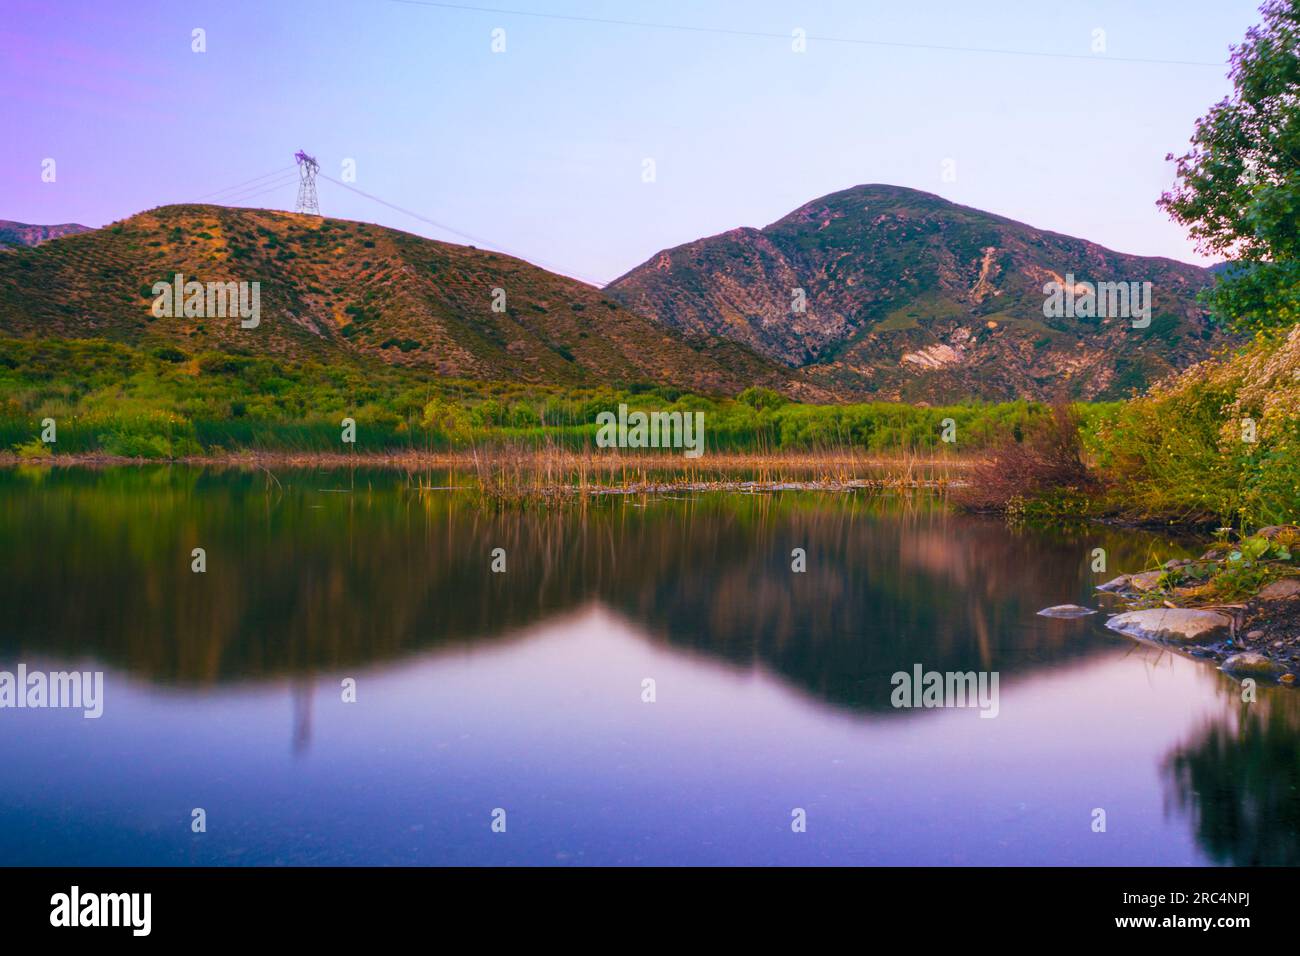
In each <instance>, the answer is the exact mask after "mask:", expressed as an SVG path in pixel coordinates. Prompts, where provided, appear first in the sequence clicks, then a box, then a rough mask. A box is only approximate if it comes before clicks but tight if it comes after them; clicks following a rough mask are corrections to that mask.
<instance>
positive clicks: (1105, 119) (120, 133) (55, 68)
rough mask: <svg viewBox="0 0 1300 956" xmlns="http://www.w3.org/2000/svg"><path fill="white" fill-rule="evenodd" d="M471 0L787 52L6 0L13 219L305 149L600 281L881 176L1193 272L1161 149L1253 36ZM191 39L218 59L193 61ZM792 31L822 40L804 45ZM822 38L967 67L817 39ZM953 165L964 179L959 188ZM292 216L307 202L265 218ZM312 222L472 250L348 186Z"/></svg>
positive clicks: (294, 6)
mask: <svg viewBox="0 0 1300 956" xmlns="http://www.w3.org/2000/svg"><path fill="white" fill-rule="evenodd" d="M474 5H475V6H480V7H496V6H500V7H503V8H504V7H509V8H511V9H513V10H515V11H530V12H536V13H547V14H557V15H562V16H566V17H574V18H583V17H587V18H607V19H617V20H635V21H645V22H653V23H658V24H671V25H677V26H682V27H697V28H710V29H719V30H726V31H738V33H741V34H743V33H746V32H749V33H753V34H779V35H780V38H775V37H768V36H761V35H749V36H746V35H737V34H728V33H715V32H701V31H699V30H685V29H658V28H648V27H644V26H630V25H615V24H609V23H595V22H590V21H589V20H588V21H584V20H581V19H554V18H542V17H532V16H524V15H521V13H520V12H514V13H504V12H482V11H481V10H477V11H475V10H464V9H461V10H457V9H449V8H448V5H439V4H425V3H423V2H420V0H318V2H308V0H212V2H180V0H172V2H163V0H144V2H133V0H121V2H118V0H114V2H111V3H106V2H102V0H39V2H38V0H3V6H4V17H3V19H0V89H3V91H4V92H3V94H0V96H2V97H3V100H2V101H0V102H3V117H2V119H3V129H4V135H3V136H2V137H0V219H15V220H19V221H22V222H32V223H59V222H69V221H74V222H82V223H85V224H86V225H90V226H99V225H103V224H105V223H107V222H111V221H113V220H115V219H119V218H122V217H125V216H128V215H130V214H132V213H134V212H138V211H140V210H142V209H147V208H149V207H152V206H158V205H163V204H167V203H175V202H187V201H195V200H197V199H199V198H200V197H203V196H205V195H206V194H210V193H212V192H214V191H216V190H220V189H222V188H224V187H229V186H233V185H235V184H237V183H241V182H244V181H246V180H249V179H251V178H253V177H256V176H259V175H261V174H263V173H269V172H271V171H273V170H277V169H279V168H281V167H287V166H288V165H289V164H290V163H291V162H292V156H293V153H294V152H295V151H296V150H297V149H299V148H305V149H306V150H307V151H308V152H312V153H314V154H315V155H316V156H317V157H318V158H319V159H320V161H321V168H322V172H323V173H327V174H329V175H331V176H333V177H335V178H341V175H340V171H341V168H342V163H343V161H344V160H345V159H348V158H351V159H354V160H355V161H356V168H357V181H356V184H355V185H356V186H357V187H358V188H360V189H363V190H365V191H366V192H369V193H372V194H374V195H376V196H379V197H382V198H384V199H386V200H388V201H389V202H392V203H395V204H397V205H399V206H402V207H405V208H406V209H410V210H415V211H417V212H419V213H421V214H422V215H424V216H426V217H428V218H430V219H433V220H436V221H438V222H440V223H445V224H448V225H450V226H452V227H454V228H455V229H457V230H459V231H461V232H464V233H467V234H470V235H474V236H478V237H482V238H483V239H488V240H491V241H492V244H493V245H494V246H495V247H496V248H499V249H503V250H505V251H509V252H513V253H514V254H516V255H520V256H522V257H524V258H526V259H529V260H531V261H534V262H537V263H539V264H543V265H546V266H548V267H550V268H553V269H556V270H557V271H562V272H566V273H568V274H570V275H575V276H578V277H581V278H586V279H588V280H600V281H607V280H609V279H612V278H614V277H615V276H617V275H620V274H621V273H623V272H625V271H627V270H628V269H630V268H632V267H633V266H635V265H637V264H638V263H640V262H642V261H643V260H645V259H647V258H649V256H651V255H652V254H653V253H654V252H656V251H657V250H659V249H661V248H664V247H667V246H673V245H677V244H679V243H682V242H686V241H689V240H691V239H695V238H698V237H700V236H703V235H710V234H714V233H718V232H721V231H724V230H726V229H730V228H733V227H735V226H740V225H751V226H762V225H765V224H767V223H769V222H771V221H773V220H775V219H777V218H780V217H781V216H782V215H784V214H785V213H787V212H789V211H791V210H792V209H794V208H796V207H798V206H800V205H802V204H803V203H805V202H807V201H808V200H810V199H813V198H815V197H817V196H821V195H824V194H826V193H829V192H833V191H835V190H837V189H843V188H845V187H848V186H851V185H854V184H857V183H871V182H877V183H893V184H897V185H903V186H911V187H915V188H917V189H924V190H927V191H931V192H936V193H938V194H940V195H942V196H944V197H946V198H949V199H952V200H954V201H956V202H960V203H964V204H966V205H970V206H975V207H978V208H981V209H987V210H989V211H991V212H996V213H1000V214H1002V215H1006V216H1010V217H1012V218H1014V219H1019V220H1022V221H1025V222H1028V223H1030V224H1032V225H1035V226H1039V227H1042V228H1047V229H1053V230H1056V231H1059V232H1064V233H1068V234H1071V235H1077V236H1081V237H1083V238H1087V239H1091V240H1094V241H1096V242H1100V243H1102V244H1103V245H1106V246H1109V247H1112V248H1115V249H1119V250H1121V251H1124V252H1132V253H1140V254H1146V255H1163V256H1169V257H1172V258H1177V259H1183V260H1185V261H1203V260H1201V259H1200V258H1198V257H1197V256H1196V254H1195V252H1194V249H1193V246H1192V243H1191V242H1190V241H1189V240H1188V239H1187V237H1186V234H1185V232H1184V230H1183V229H1182V228H1181V227H1179V226H1177V225H1175V224H1173V223H1171V222H1169V221H1168V219H1167V218H1166V217H1165V215H1164V214H1163V213H1162V212H1160V211H1159V210H1158V209H1156V208H1155V205H1154V202H1155V200H1156V199H1157V198H1158V197H1159V194H1160V192H1161V190H1162V189H1165V188H1167V187H1168V186H1169V185H1170V183H1171V181H1172V173H1171V170H1172V164H1171V163H1167V162H1166V161H1165V154H1166V153H1169V152H1175V153H1181V152H1183V151H1184V148H1185V147H1186V144H1187V140H1188V137H1189V136H1190V135H1191V132H1192V127H1193V123H1194V122H1195V120H1196V118H1197V117H1198V116H1200V115H1202V114H1203V113H1204V112H1205V110H1206V108H1207V107H1208V106H1209V105H1210V104H1212V103H1213V102H1215V101H1217V100H1218V99H1220V98H1222V97H1223V96H1224V95H1225V94H1227V93H1228V91H1229V90H1230V84H1229V82H1228V81H1227V79H1226V65H1225V64H1226V58H1227V53H1228V46H1229V44H1232V43H1238V42H1240V41H1241V39H1242V37H1243V35H1244V34H1245V31H1246V29H1247V28H1248V27H1249V26H1251V25H1252V24H1254V23H1256V22H1258V20H1259V17H1258V11H1257V7H1258V0H1150V2H1144V3H1140V4H1138V3H1133V2H1132V0H1099V2H1080V3H1068V4H1067V3H1044V2H1042V0H1009V2H999V3H997V4H983V3H979V4H976V3H967V2H956V0H953V2H948V3H942V2H931V3H920V2H915V0H908V2H889V3H883V2H879V3H878V2H848V0H806V2H801V3H792V2H777V0H714V2H686V0H618V2H615V0H502V2H501V3H500V4H497V3H495V2H493V0H478V2H477V3H475V4H474ZM195 27H201V28H203V29H204V30H206V34H207V52H206V53H202V54H196V53H193V52H191V30H192V29H193V28H195ZM494 27H503V28H504V29H505V30H506V46H507V48H506V52H505V53H503V54H494V53H493V52H492V51H491V48H490V44H491V31H492V29H493V28H494ZM795 27H802V28H804V29H806V30H807V32H808V34H809V35H810V36H811V37H812V39H810V40H809V43H808V52H807V53H805V54H802V55H799V54H795V53H793V52H791V49H790V41H789V39H786V38H787V37H788V36H789V34H790V32H791V30H792V29H793V28H795ZM1094 28H1102V29H1104V30H1105V31H1106V41H1107V53H1106V54H1104V55H1099V56H1093V55H1092V54H1091V53H1090V44H1091V42H1092V31H1093V30H1094ZM831 37H833V38H851V39H859V40H874V41H886V42H892V43H900V44H926V45H931V46H935V47H961V48H964V49H963V50H962V51H954V50H940V49H915V48H911V47H902V46H881V45H867V44H854V43H836V42H830V41H828V40H826V39H818V38H831ZM969 48H986V49H997V50H1027V51H1042V52H1045V53H1060V54H1073V55H1074V56H1075V57H1077V58H1066V57H1040V56H1020V55H1010V54H1007V53H994V52H969ZM1119 58H1130V59H1142V60H1172V61H1190V65H1187V64H1165V63H1134V62H1124V61H1121V60H1120V59H1119ZM1198 64H1209V65H1198ZM46 158H53V159H55V161H56V163H57V181H56V182H54V183H43V182H42V181H41V163H42V160H43V159H46ZM645 158H653V159H654V160H655V162H656V165H657V174H658V175H657V181H656V182H655V183H653V184H646V183H643V182H642V162H643V160H644V159H645ZM949 158H951V159H954V160H956V171H957V181H956V182H944V181H943V179H942V178H941V173H942V170H943V162H944V160H945V159H949ZM267 181H269V182H272V183H274V182H275V180H274V179H272V180H267ZM245 192H247V190H246V191H245ZM230 195H238V194H236V193H231V194H230ZM220 198H221V197H218V200H219V199H220ZM294 198H295V188H294V186H293V185H291V184H290V185H285V186H284V187H283V188H281V189H278V190H272V191H271V192H269V193H267V194H264V195H255V196H251V197H250V198H249V199H248V204H249V205H257V206H266V207H268V208H288V209H292V208H293V203H294ZM320 203H321V210H322V212H323V213H325V214H327V215H333V216H339V217H342V218H349V219H364V220H367V221H372V222H378V223H382V224H384V225H388V226H393V227H396V228H400V229H405V230H408V231H411V232H416V233H419V234H421V235H427V236H431V237H433V238H440V239H450V240H452V241H463V240H460V239H458V238H457V237H455V236H452V235H450V234H448V233H446V232H442V231H439V230H438V229H437V228H435V227H433V226H430V225H428V224H426V223H423V222H421V221H419V220H415V219H412V218H410V217H409V216H406V215H404V214H402V213H400V212H397V211H394V210H392V209H388V208H385V207H383V206H380V205H377V204H375V203H373V202H371V201H369V200H367V199H364V198H362V197H360V196H357V195H353V194H351V193H348V192H346V191H344V190H342V189H340V188H339V187H337V186H335V185H333V184H332V183H329V182H322V183H321V184H320ZM479 244H480V245H487V244H488V243H487V242H480V243H479Z"/></svg>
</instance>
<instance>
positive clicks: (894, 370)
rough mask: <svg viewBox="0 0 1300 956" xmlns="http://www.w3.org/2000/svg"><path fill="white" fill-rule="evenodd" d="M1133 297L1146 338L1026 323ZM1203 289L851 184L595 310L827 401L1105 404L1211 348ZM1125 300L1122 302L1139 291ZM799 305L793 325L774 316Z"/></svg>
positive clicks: (1121, 322) (1201, 280)
mask: <svg viewBox="0 0 1300 956" xmlns="http://www.w3.org/2000/svg"><path fill="white" fill-rule="evenodd" d="M1070 275H1073V277H1074V280H1073V281H1074V282H1075V283H1081V282H1085V281H1086V282H1094V283H1096V282H1120V281H1124V282H1139V283H1142V282H1150V283H1152V286H1151V299H1150V301H1151V302H1152V313H1151V321H1150V325H1149V327H1147V328H1141V329H1139V328H1133V327H1132V324H1131V322H1130V321H1128V320H1126V319H1121V318H1092V317H1077V318H1073V317H1061V318H1047V317H1045V316H1044V300H1045V298H1046V296H1045V295H1044V285H1045V284H1047V283H1049V282H1057V283H1062V284H1063V283H1065V282H1066V281H1067V279H1068V277H1069V276H1070ZM1211 282H1213V276H1212V274H1211V273H1210V272H1209V271H1208V270H1205V269H1201V268H1199V267H1197V266H1192V265H1187V264H1184V263H1180V262H1175V261H1173V260H1170V259H1157V258H1147V257H1142V256H1132V255H1125V254H1124V253H1119V252H1114V251H1112V250H1109V249H1105V248H1103V247H1101V246H1099V245H1096V244H1095V243H1091V242H1087V241H1085V240H1083V239H1075V238H1072V237H1070V236H1064V235H1061V234H1059V233H1054V232H1048V231H1046V230H1042V229H1036V228H1034V227H1032V226H1027V225H1025V224H1023V223H1019V222H1015V221H1014V220H1011V219H1006V218H1004V217H1002V216H996V215H993V214H991V213H986V212H981V211H979V210H977V209H971V208H968V207H965V206H959V205H957V204H955V203H951V202H948V201H947V200H944V199H942V198H940V197H939V196H935V195H932V194H930V193H925V192H920V191H917V190H914V189H905V188H902V187H898V186H882V185H866V186H855V187H853V188H851V189H846V190H843V191H842V192H837V193H832V194H831V195H829V196H825V197H823V198H821V199H816V200H813V201H812V202H810V203H808V204H806V205H804V206H802V207H800V208H799V209H796V210H795V211H794V212H792V213H790V214H789V215H788V216H786V217H785V218H783V219H780V220H778V221H777V222H774V223H772V224H771V225H769V226H766V227H764V228H762V229H753V228H740V229H733V230H731V231H730V232H726V233H723V234H721V235H717V236H712V237H709V238H706V239H699V240H696V241H695V242H689V243H686V244H685V245H681V246H677V247H675V248H672V249H666V250H664V251H662V252H660V253H658V254H657V255H655V256H653V257H652V258H651V259H650V260H649V261H647V262H646V263H644V264H642V265H640V266H638V267H637V268H635V269H633V270H632V271H631V272H629V273H627V274H626V275H624V276H622V277H621V278H619V279H616V280H614V282H612V283H610V285H609V286H607V287H606V291H607V292H608V293H609V295H610V296H611V297H613V298H615V299H617V300H618V301H620V302H622V303H623V304H624V305H626V306H627V307H628V308H630V309H633V310H634V311H637V312H640V313H642V314H644V315H646V316H649V317H651V318H653V319H654V320H655V321H657V322H660V323H661V324H663V325H664V326H666V327H668V328H671V329H675V330H677V331H680V332H689V333H696V334H701V333H711V334H715V335H718V336H722V337H724V338H728V339H731V340H732V341H735V342H740V343H744V344H746V345H749V346H751V347H752V348H753V349H755V350H756V351H758V352H760V353H762V354H763V355H766V356H768V357H769V358H771V359H773V360H775V361H778V362H780V363H782V364H784V365H785V366H787V367H789V368H791V369H799V370H802V371H804V372H805V373H806V374H807V376H808V378H809V380H811V381H813V382H816V383H819V384H821V385H824V386H826V387H827V388H830V389H832V390H834V391H835V392H836V393H838V394H840V395H853V396H859V397H862V396H875V397H878V398H882V399H884V398H889V399H904V400H911V401H918V400H929V401H940V400H952V399H958V398H968V397H979V398H987V399H1002V398H1013V397H1025V398H1044V399H1045V398H1052V397H1055V396H1056V395H1058V394H1062V393H1064V394H1066V395H1068V396H1070V397H1073V398H1087V399H1092V398H1112V397H1121V396H1123V395H1126V394H1128V393H1129V392H1130V391H1131V390H1132V389H1134V388H1141V387H1143V386H1145V385H1147V384H1149V383H1150V382H1152V381H1153V380H1155V379H1157V378H1160V377H1163V376H1165V375H1167V374H1168V373H1170V372H1172V371H1174V370H1176V369H1182V368H1185V367H1187V366H1188V365H1191V364H1193V363H1195V362H1197V361H1200V360H1202V359H1204V358H1207V357H1208V356H1209V355H1210V354H1211V353H1212V352H1213V351H1214V350H1215V348H1216V347H1217V346H1219V345H1221V344H1224V343H1225V342H1226V341H1228V340H1227V339H1226V338H1225V336H1224V334H1223V333H1222V332H1220V331H1219V330H1218V329H1217V328H1216V327H1214V326H1213V325H1212V324H1211V323H1210V322H1209V320H1208V318H1207V316H1206V314H1205V312H1204V310H1202V309H1201V308H1200V307H1199V306H1198V305H1197V304H1196V301H1195V296H1196V293H1197V292H1198V291H1199V290H1200V289H1202V288H1204V287H1205V286H1207V285H1209V284H1210V283H1211ZM1139 288H1140V287H1139ZM799 289H802V290H803V294H804V297H805V303H806V306H805V311H804V312H802V313H799V312H797V311H795V309H794V308H793V307H792V304H793V302H794V299H795V296H796V295H797V293H796V291H795V290H799Z"/></svg>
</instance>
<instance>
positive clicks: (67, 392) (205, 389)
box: [0, 310, 1047, 458]
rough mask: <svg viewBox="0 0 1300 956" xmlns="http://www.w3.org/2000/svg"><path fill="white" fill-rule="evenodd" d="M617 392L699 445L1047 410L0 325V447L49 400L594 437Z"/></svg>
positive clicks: (905, 449) (718, 448)
mask: <svg viewBox="0 0 1300 956" xmlns="http://www.w3.org/2000/svg"><path fill="white" fill-rule="evenodd" d="M358 311H364V310H358ZM620 404H627V405H628V406H629V408H631V409H632V410H643V411H682V412H687V411H701V412H703V413H704V414H705V437H706V442H707V448H708V450H709V451H712V452H738V453H747V452H775V451H794V452H817V451H849V450H852V451H856V452H861V453H863V454H880V455H890V454H898V453H902V454H913V453H928V454H958V455H960V454H969V453H977V452H979V451H980V450H982V449H986V448H989V447H991V446H992V445H993V444H995V443H997V442H998V441H1001V440H1002V439H1005V438H1010V439H1013V440H1016V441H1019V440H1021V439H1022V438H1024V437H1025V436H1027V435H1032V434H1034V432H1035V430H1036V429H1039V428H1040V427H1041V425H1042V423H1043V422H1044V421H1045V420H1046V418H1047V409H1046V408H1045V407H1043V406H1039V405H1036V404H1033V403H1029V402H1008V403H1002V404H962V405H952V406H946V407H936V408H929V407H915V406H910V405H902V404H894V403H887V402H875V403H865V404H858V405H836V406H817V405H804V404H800V403H797V402H790V401H787V400H786V399H784V398H783V397H782V396H780V395H777V394H776V393H775V392H772V391H770V390H768V389H763V388H751V389H747V390H746V391H745V392H744V393H742V395H741V396H740V397H739V398H737V399H725V398H715V397H709V396H704V395H695V394H691V393H687V392H683V391H681V390H680V389H678V388H673V387H668V386H660V385H654V384H651V383H638V384H635V385H631V386H628V387H625V388H613V387H597V388H575V387H557V386H543V385H527V384H521V383H511V382H476V381H466V380H458V379H446V378H440V377H438V376H437V375H436V374H435V373H432V372H425V371H420V370H413V369H405V368H399V367H395V366H391V365H387V364H384V363H379V362H374V363H364V362H358V363H356V364H350V363H337V364H330V365H324V364H320V363H318V362H315V361H311V360H307V361H292V360H288V359H281V358H275V357H270V356H264V355H242V354H236V353H233V352H224V351H212V350H209V351H203V352H199V353H198V354H196V355H194V356H192V357H191V356H189V355H186V354H185V353H184V352H182V351H181V350H179V349H176V348H175V347H173V346H170V345H166V344H159V343H157V342H144V343H141V344H140V345H139V346H131V345H126V344H121V343H110V342H104V341H98V340H94V341H82V340H64V339H45V340H39V341H33V340H29V339H6V338H0V448H10V447H13V446H14V445H17V444H24V443H27V442H30V441H31V439H32V438H33V437H34V436H35V435H36V434H37V427H36V423H37V422H39V420H40V419H41V418H42V417H45V416H46V415H50V416H53V417H54V418H56V419H57V420H58V423H59V442H58V446H57V448H56V453H75V454H91V453H97V452H98V453H108V454H113V455H126V456H130V457H141V458H172V457H181V456H186V455H195V454H200V453H203V452H222V451H225V452H233V451H238V450H240V449H252V450H268V451H269V450H279V451H293V452H307V451H340V450H341V446H340V443H339V435H340V430H339V429H340V422H341V420H342V419H343V418H344V417H352V418H354V419H355V420H356V422H357V426H358V427H357V443H356V446H355V448H356V450H357V451H365V452H383V451H389V450H395V449H403V448H407V449H415V450H441V449H446V448H458V447H468V446H471V445H482V444H490V443H492V442H510V443H512V444H519V443H524V444H529V443H531V444H535V445H537V446H542V445H554V446H559V447H565V448H572V449H580V448H583V447H590V446H592V445H593V444H594V439H595V434H596V425H595V422H596V416H597V415H598V414H599V413H600V412H602V411H613V410H616V409H617V408H618V406H619V405H620ZM946 418H951V419H953V420H954V421H955V422H956V423H957V435H958V442H957V443H956V444H955V445H947V444H944V443H943V442H942V441H941V437H940V436H941V434H942V431H943V421H944V419H946Z"/></svg>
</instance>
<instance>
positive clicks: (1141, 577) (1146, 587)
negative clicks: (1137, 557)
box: [1129, 571, 1165, 591]
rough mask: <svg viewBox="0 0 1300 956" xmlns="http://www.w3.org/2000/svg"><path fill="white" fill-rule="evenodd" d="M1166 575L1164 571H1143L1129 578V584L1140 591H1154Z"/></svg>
mask: <svg viewBox="0 0 1300 956" xmlns="http://www.w3.org/2000/svg"><path fill="white" fill-rule="evenodd" d="M1164 574H1165V572H1164V571H1143V572H1142V573H1141V574H1135V575H1133V576H1132V577H1131V578H1129V583H1130V584H1131V585H1133V587H1135V588H1137V589H1138V590H1139V591H1154V590H1155V589H1156V586H1157V585H1158V584H1159V583H1160V579H1161V578H1162V577H1164Z"/></svg>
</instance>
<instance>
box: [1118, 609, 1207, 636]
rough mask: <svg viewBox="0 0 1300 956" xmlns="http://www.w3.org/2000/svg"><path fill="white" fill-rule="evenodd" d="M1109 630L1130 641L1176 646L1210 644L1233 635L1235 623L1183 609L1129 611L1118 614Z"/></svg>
mask: <svg viewBox="0 0 1300 956" xmlns="http://www.w3.org/2000/svg"><path fill="white" fill-rule="evenodd" d="M1106 626H1107V627H1108V628H1110V629H1111V630H1112V631H1119V632H1120V633H1121V634H1127V635H1128V636H1129V637H1137V638H1142V639H1144V640H1148V641H1169V642H1170V643H1173V644H1208V643H1210V642H1211V641H1219V640H1222V639H1223V638H1225V637H1228V636H1229V635H1230V634H1231V633H1232V619H1231V618H1230V617H1228V616H1227V615H1226V614H1220V613H1219V612H1218V611H1202V610H1197V609H1194V608H1183V607H1178V608H1159V607H1157V608H1150V609H1148V610H1145V611H1128V612H1126V613H1124V614H1116V615H1115V616H1114V617H1112V618H1111V619H1110V620H1108V621H1107V622H1106Z"/></svg>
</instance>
